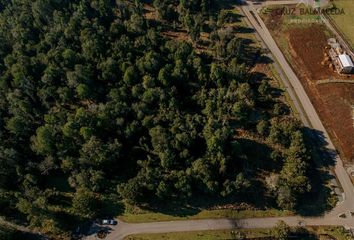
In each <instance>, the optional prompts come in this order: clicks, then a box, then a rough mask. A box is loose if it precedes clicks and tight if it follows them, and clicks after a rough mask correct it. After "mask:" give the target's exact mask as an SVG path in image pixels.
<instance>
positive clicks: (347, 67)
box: [338, 54, 354, 73]
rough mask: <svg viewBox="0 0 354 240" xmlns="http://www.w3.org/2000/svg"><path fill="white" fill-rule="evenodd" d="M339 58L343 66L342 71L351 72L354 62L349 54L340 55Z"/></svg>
mask: <svg viewBox="0 0 354 240" xmlns="http://www.w3.org/2000/svg"><path fill="white" fill-rule="evenodd" d="M338 60H339V63H340V67H341V72H342V73H351V72H352V71H353V69H354V64H353V62H352V60H351V59H350V56H349V55H347V54H341V55H338Z"/></svg>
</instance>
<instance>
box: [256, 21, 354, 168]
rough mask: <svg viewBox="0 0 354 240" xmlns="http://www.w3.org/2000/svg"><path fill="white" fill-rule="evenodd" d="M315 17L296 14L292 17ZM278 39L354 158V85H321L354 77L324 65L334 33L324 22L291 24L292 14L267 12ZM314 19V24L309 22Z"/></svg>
mask: <svg viewBox="0 0 354 240" xmlns="http://www.w3.org/2000/svg"><path fill="white" fill-rule="evenodd" d="M307 17H309V18H313V16H295V17H294V16H292V18H300V19H301V18H302V19H305V18H307ZM263 18H264V20H265V23H266V25H267V26H268V27H269V30H270V31H271V33H272V35H273V37H274V38H275V41H276V42H277V43H278V45H279V47H280V48H281V49H282V51H283V52H284V54H285V56H286V58H287V60H288V61H289V62H290V63H291V65H292V66H293V68H294V70H295V72H296V73H297V75H298V77H299V78H300V80H301V82H302V84H303V86H304V88H305V89H306V92H307V93H308V95H309V97H310V99H311V101H312V103H313V104H314V106H315V108H316V110H317V112H318V114H319V115H320V118H321V120H322V121H323V123H324V125H325V127H326V129H327V131H328V132H329V134H330V135H331V136H332V139H333V140H334V142H335V145H336V147H337V149H338V150H339V151H340V153H342V157H343V159H344V160H345V161H348V162H350V161H351V162H353V161H354V148H353V146H354V137H353V136H354V127H353V119H352V106H354V84H343V83H333V84H323V85H322V84H321V85H317V84H316V81H318V80H320V79H353V78H354V76H350V77H349V78H348V77H347V76H341V75H339V74H337V73H335V72H333V71H332V70H330V69H328V67H326V66H322V65H321V61H323V57H324V47H325V46H326V41H327V38H328V37H330V36H331V33H329V32H328V30H327V29H326V28H325V25H324V24H321V23H316V22H315V23H314V21H304V22H305V23H301V21H300V22H296V23H291V21H290V16H286V15H279V14H266V15H263ZM308 22H310V23H308Z"/></svg>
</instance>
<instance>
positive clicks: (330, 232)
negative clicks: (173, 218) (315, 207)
mask: <svg viewBox="0 0 354 240" xmlns="http://www.w3.org/2000/svg"><path fill="white" fill-rule="evenodd" d="M237 231H239V232H242V233H244V234H245V235H246V237H247V238H262V237H269V236H270V232H271V229H237ZM307 231H308V233H309V236H308V237H305V236H302V237H298V238H293V239H301V240H306V239H308V240H312V239H313V240H314V239H325V238H321V237H324V236H331V237H333V238H335V239H336V240H349V239H351V238H350V236H349V235H348V234H347V233H346V232H345V231H344V229H343V228H342V227H316V228H315V227H309V228H307ZM180 239H193V240H229V239H234V238H233V236H232V234H231V230H217V231H198V232H177V233H159V234H138V235H132V236H128V237H126V238H125V240H180Z"/></svg>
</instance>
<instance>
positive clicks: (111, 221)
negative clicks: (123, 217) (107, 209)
mask: <svg viewBox="0 0 354 240" xmlns="http://www.w3.org/2000/svg"><path fill="white" fill-rule="evenodd" d="M102 225H117V221H116V220H114V219H103V220H102Z"/></svg>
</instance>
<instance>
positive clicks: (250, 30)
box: [234, 26, 255, 33]
mask: <svg viewBox="0 0 354 240" xmlns="http://www.w3.org/2000/svg"><path fill="white" fill-rule="evenodd" d="M234 32H235V33H254V32H255V31H254V29H253V28H249V27H243V26H238V27H236V28H235V30H234Z"/></svg>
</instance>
